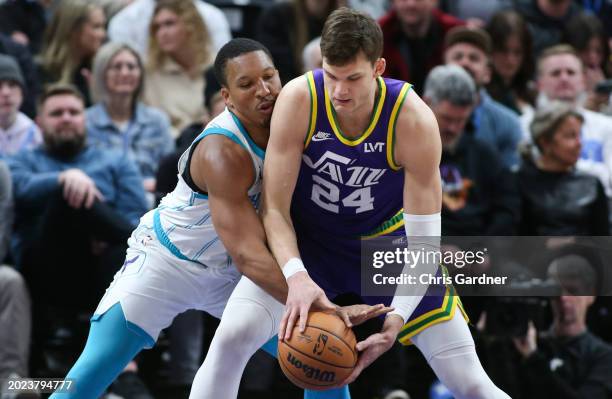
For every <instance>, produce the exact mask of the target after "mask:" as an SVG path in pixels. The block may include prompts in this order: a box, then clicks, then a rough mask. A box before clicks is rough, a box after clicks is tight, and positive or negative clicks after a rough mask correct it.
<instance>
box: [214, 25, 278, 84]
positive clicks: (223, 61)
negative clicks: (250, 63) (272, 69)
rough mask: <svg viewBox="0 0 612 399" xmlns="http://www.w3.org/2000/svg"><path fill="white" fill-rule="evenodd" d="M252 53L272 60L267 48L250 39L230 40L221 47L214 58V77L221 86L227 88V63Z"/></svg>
mask: <svg viewBox="0 0 612 399" xmlns="http://www.w3.org/2000/svg"><path fill="white" fill-rule="evenodd" d="M254 51H263V52H264V53H266V55H267V56H268V57H270V60H273V58H272V54H270V50H268V48H267V47H266V46H264V45H263V44H261V43H259V42H258V41H255V40H252V39H247V38H244V37H239V38H237V39H232V40H230V41H229V42H227V43H226V44H225V45H224V46H223V47H221V50H219V52H218V53H217V57H216V58H215V77H216V78H217V81H218V82H219V83H220V84H221V86H226V87H227V76H226V74H225V67H226V66H227V61H229V60H231V59H232V58H236V57H239V56H241V55H243V54H247V53H252V52H254Z"/></svg>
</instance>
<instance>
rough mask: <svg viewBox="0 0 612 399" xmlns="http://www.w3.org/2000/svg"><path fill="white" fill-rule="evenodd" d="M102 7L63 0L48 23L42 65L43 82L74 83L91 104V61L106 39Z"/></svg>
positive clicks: (79, 1)
mask: <svg viewBox="0 0 612 399" xmlns="http://www.w3.org/2000/svg"><path fill="white" fill-rule="evenodd" d="M105 24H106V17H105V16H104V12H103V11H102V8H101V7H100V6H99V5H97V4H96V3H95V2H92V1H87V0H62V1H61V2H59V3H58V7H57V9H56V10H55V13H54V14H53V18H52V19H51V22H50V23H49V25H48V26H47V29H46V31H45V36H44V40H43V47H42V51H41V54H40V60H39V66H40V74H41V80H42V82H43V83H57V82H61V83H72V84H74V85H75V86H77V87H78V88H79V90H80V91H81V92H82V93H83V95H84V96H85V100H86V103H87V105H90V104H91V101H90V97H89V87H88V86H89V85H88V80H89V78H90V69H91V61H92V59H93V57H94V56H95V54H96V52H97V51H98V48H100V46H101V45H102V43H103V41H104V39H105V38H106V29H105V27H104V26H105Z"/></svg>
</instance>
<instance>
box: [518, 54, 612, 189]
mask: <svg viewBox="0 0 612 399" xmlns="http://www.w3.org/2000/svg"><path fill="white" fill-rule="evenodd" d="M536 84H537V87H538V89H539V91H540V96H539V99H538V107H540V106H545V105H546V104H548V103H549V102H550V101H555V100H556V101H562V102H566V103H568V104H571V105H574V106H577V107H578V111H579V112H580V114H581V115H582V118H583V119H584V122H583V125H582V132H581V144H582V152H581V154H580V159H579V160H578V163H577V164H576V168H577V169H578V170H580V171H583V172H586V173H588V174H591V175H594V176H597V177H598V178H599V180H600V181H601V183H602V184H603V186H604V189H605V190H606V194H607V196H608V197H609V198H612V182H611V181H610V170H611V169H610V168H611V167H612V147H611V145H612V144H611V143H612V142H611V139H612V118H610V117H607V116H604V115H602V114H598V113H596V112H592V111H589V110H586V109H584V108H580V107H579V104H580V100H581V99H582V98H584V96H585V95H586V91H585V86H584V72H583V66H582V62H581V61H580V59H579V58H578V55H577V54H576V51H575V50H574V49H573V48H572V47H571V46H569V45H557V46H553V47H551V48H549V49H546V50H545V51H544V52H543V53H542V55H541V56H540V58H539V59H538V62H537V82H536ZM532 119H533V113H525V114H524V115H523V116H521V125H522V129H523V139H524V140H525V141H530V140H531V133H530V130H529V126H530V124H531V121H532Z"/></svg>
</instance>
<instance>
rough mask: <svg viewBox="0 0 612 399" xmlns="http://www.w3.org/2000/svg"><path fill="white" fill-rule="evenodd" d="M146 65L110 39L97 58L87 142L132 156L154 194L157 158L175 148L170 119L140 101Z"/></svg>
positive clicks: (126, 48)
mask: <svg viewBox="0 0 612 399" xmlns="http://www.w3.org/2000/svg"><path fill="white" fill-rule="evenodd" d="M143 80H144V69H143V65H142V61H141V60H140V56H139V55H138V53H137V52H136V51H135V50H133V49H132V48H131V47H129V46H128V45H126V44H122V43H115V42H111V43H107V44H105V45H104V46H102V47H101V48H100V50H99V51H98V53H97V54H96V57H95V58H94V62H93V70H92V97H93V99H94V101H95V102H96V104H95V105H94V106H92V107H90V108H89V109H87V112H86V126H87V135H88V140H89V144H91V145H93V146H95V147H98V148H105V149H114V150H117V151H120V152H124V153H125V154H126V155H129V156H130V157H132V158H133V159H134V160H135V161H136V163H137V165H138V168H139V169H140V174H141V176H142V177H143V183H144V188H145V190H146V191H148V192H151V193H154V192H155V173H157V166H158V165H159V161H160V160H161V159H162V157H164V156H165V155H167V154H170V153H172V152H173V151H174V140H173V139H172V136H171V135H170V122H169V121H168V117H167V116H166V115H164V114H163V113H162V112H160V111H159V110H156V109H155V108H151V107H148V106H146V105H144V104H142V103H141V102H140V101H139V96H140V94H141V91H142V84H143Z"/></svg>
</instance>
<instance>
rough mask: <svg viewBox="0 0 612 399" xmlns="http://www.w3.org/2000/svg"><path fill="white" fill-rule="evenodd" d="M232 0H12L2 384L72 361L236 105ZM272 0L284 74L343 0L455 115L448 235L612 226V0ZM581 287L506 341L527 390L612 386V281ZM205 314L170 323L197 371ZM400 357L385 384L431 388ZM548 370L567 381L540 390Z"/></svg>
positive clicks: (444, 110) (8, 4)
mask: <svg viewBox="0 0 612 399" xmlns="http://www.w3.org/2000/svg"><path fill="white" fill-rule="evenodd" d="M227 3H232V2H231V1H230V2H228V1H220V0H207V1H202V0H0V386H1V383H2V381H3V379H6V378H7V377H9V376H13V377H14V376H22V377H26V376H34V375H44V373H45V372H51V373H63V372H65V371H66V370H62V368H61V367H62V366H61V365H60V366H58V362H57V361H55V362H54V360H53V359H50V358H52V357H53V356H50V357H49V356H45V355H42V354H44V353H47V352H46V348H47V347H48V346H49V345H51V344H50V342H54V341H53V339H54V337H55V338H57V334H58V329H57V328H55V327H56V324H57V320H59V319H62V317H64V316H62V315H68V316H65V318H66V319H68V320H70V319H74V318H75V317H77V316H75V315H83V314H85V315H86V314H87V312H91V311H93V310H94V308H95V305H96V301H97V300H99V299H100V297H101V295H102V294H103V292H104V289H105V288H106V287H107V286H108V284H109V283H110V281H111V280H112V276H113V274H114V273H115V272H116V271H117V270H118V269H119V268H120V267H121V265H122V262H123V261H124V256H125V249H126V241H127V238H128V236H129V234H130V233H131V231H132V229H133V228H134V227H135V226H136V225H137V223H138V220H139V218H140V216H142V215H143V214H144V213H145V212H146V211H147V210H148V209H151V208H152V207H154V206H155V204H156V202H157V201H159V199H160V197H161V196H163V195H164V194H165V193H167V192H169V191H171V190H172V189H173V186H174V184H175V182H176V164H177V161H178V158H179V156H180V155H181V153H182V152H183V151H184V149H185V148H187V146H188V145H189V144H190V142H191V140H193V138H195V136H196V135H197V134H198V133H199V132H200V131H201V129H202V127H203V126H204V125H205V124H206V123H207V122H208V121H209V120H210V119H211V118H213V117H214V116H216V115H217V114H218V113H219V112H221V111H222V110H223V107H224V103H223V97H222V96H221V94H220V93H221V87H220V85H219V83H218V82H217V81H216V80H215V77H214V74H213V73H212V69H211V65H212V63H213V61H214V58H215V55H216V52H217V51H218V50H219V48H220V47H221V46H222V45H223V44H225V43H226V42H227V41H228V40H230V38H231V37H232V32H234V33H235V32H237V31H241V25H243V24H244V21H242V20H241V18H246V14H245V15H242V16H237V15H236V13H235V10H236V9H235V8H234V9H233V10H232V12H227V13H224V11H223V7H224V5H227ZM234 3H235V4H233V5H234V6H237V7H240V6H241V5H244V4H243V3H244V2H240V1H237V0H236V1H235V2H234ZM255 3H256V4H257V7H259V8H260V10H259V12H258V13H257V18H258V19H257V23H256V24H255V25H254V26H256V28H255V29H252V31H249V32H246V35H248V36H250V37H252V38H254V39H256V40H259V41H261V42H262V43H263V44H265V45H266V46H267V47H268V48H269V49H270V51H271V54H272V55H273V57H274V61H275V63H276V66H277V68H278V70H279V73H280V77H281V80H282V82H283V83H287V82H288V81H290V80H291V79H293V78H295V77H297V76H299V75H301V74H302V73H304V72H305V71H307V70H310V69H312V68H317V67H320V66H321V62H322V60H321V55H320V51H319V49H318V36H319V35H320V33H321V30H322V27H323V24H324V22H325V19H326V18H327V16H328V15H329V14H330V13H331V12H332V11H333V10H335V9H337V8H338V7H341V6H349V7H354V8H357V9H360V10H362V11H364V12H367V13H370V14H371V15H372V16H373V17H374V18H376V19H377V20H378V21H379V23H380V26H381V29H382V32H383V36H384V49H383V57H384V58H385V59H386V70H385V73H384V76H385V77H388V78H395V79H401V80H405V81H408V82H409V83H411V84H412V85H413V89H414V90H415V91H416V92H417V94H419V95H420V96H421V97H422V98H423V99H424V100H425V101H426V102H427V104H428V105H429V106H430V107H431V109H432V110H433V112H434V115H435V117H436V119H437V122H438V125H439V128H440V135H441V140H442V147H443V153H442V159H441V165H440V172H441V177H442V183H443V185H442V186H443V209H442V213H443V219H442V220H443V222H442V232H443V235H449V236H512V235H528V236H608V235H609V232H610V226H611V225H612V209H611V208H610V207H611V206H612V104H611V103H610V98H611V94H612V58H611V53H612V2H610V1H601V0H600V1H587V0H486V1H483V0H441V1H438V0H388V1H387V0H386V1H383V0H286V1H280V2H277V1H273V0H268V1H265V0H261V1H258V2H255ZM226 11H227V10H226ZM242 33H243V34H244V33H245V32H242ZM568 256H569V257H568ZM568 256H566V257H564V258H563V259H562V261H560V263H559V262H557V263H559V264H562V266H563V271H564V272H567V270H566V269H567V267H568V264H569V265H571V264H572V262H574V263H576V265H577V266H576V268H579V267H582V268H583V269H584V268H585V267H587V268H588V262H586V261H584V259H582V258H580V259H582V260H580V259H578V260H577V258H576V256H574V255H568ZM572 256H574V257H573V258H572ZM585 262H586V263H587V266H585V265H584V263H585ZM604 266H605V265H604ZM559 267H561V266H559ZM585 270H586V269H585ZM582 274H583V275H589V272H588V270H586V271H584V270H583V273H582ZM598 278H599V277H598V276H595V277H593V279H594V280H597V279H598ZM593 279H592V280H593ZM75 281H78V284H75ZM589 281H591V280H589ZM591 285H592V284H591ZM595 294H597V293H595ZM608 295H610V293H608ZM570 296H571V295H570ZM574 296H575V295H574ZM564 298H565V299H564ZM576 298H582V296H580V297H576ZM576 298H571V299H568V298H567V295H566V296H562V297H561V298H560V299H557V300H553V301H551V309H552V313H551V315H552V316H551V317H552V319H551V320H552V324H551V325H552V328H551V330H550V334H549V335H546V334H545V331H539V332H538V333H540V334H542V336H541V338H542V340H538V339H537V338H536V337H535V335H534V334H536V332H534V330H535V327H533V325H531V326H530V329H529V331H528V335H526V336H523V337H520V338H516V337H515V339H514V341H512V340H506V341H504V342H505V347H504V348H505V349H504V351H506V352H508V351H510V352H512V353H513V355H511V356H508V357H507V359H508V362H510V363H511V362H513V361H515V362H518V363H517V364H522V365H523V366H525V367H527V368H525V369H524V370H533V373H531V371H530V372H529V373H528V374H531V375H530V376H529V375H528V377H529V381H530V383H529V384H531V385H530V386H531V387H532V388H533V389H531V388H530V389H531V390H529V389H526V390H525V389H523V390H521V389H514V388H513V386H512V384H520V380H521V378H519V377H517V378H516V381H511V380H509V379H507V378H506V379H502V378H501V377H497V376H496V374H495V373H493V375H492V378H493V379H494V380H495V379H496V378H500V381H502V382H501V386H502V387H504V388H505V389H507V390H508V391H509V392H513V393H514V395H513V397H518V398H522V397H525V398H527V397H536V396H537V397H539V398H547V397H551V398H552V397H555V398H564V397H568V398H569V397H572V398H595V399H597V398H606V397H612V349H611V347H610V346H609V343H610V339H611V338H612V337H611V335H612V334H608V335H607V336H603V337H602V338H603V339H604V340H608V343H606V342H604V341H603V340H600V339H599V338H596V337H595V336H594V335H593V334H591V333H589V332H588V330H589V326H588V323H587V320H592V319H602V318H605V317H606V315H607V317H608V318H610V317H612V314H611V313H612V307H610V301H609V299H608V298H605V297H597V296H596V295H593V296H589V297H588V298H590V299H576ZM468 302H469V301H468ZM592 304H594V306H591V305H592ZM589 308H590V309H591V310H590V311H589V312H590V313H588V312H587V310H588V309H589ZM576 309H577V310H576ZM468 311H469V309H468ZM572 312H574V313H576V314H574V319H572V320H574V324H578V327H576V328H574V329H572V330H571V331H570V332H567V331H566V330H563V328H562V327H560V326H562V325H563V323H565V324H572V323H570V322H568V321H567V320H568V319H567V318H568V317H569V316H567V314H568V313H572ZM594 312H598V313H597V315H595V316H590V317H588V318H587V316H586V315H587V313H588V314H590V315H594ZM572 314H573V313H572ZM202 319H203V317H202V315H201V314H189V315H184V316H182V317H179V318H177V322H176V323H175V324H176V325H175V326H173V327H171V330H169V332H168V334H167V336H168V337H170V339H169V343H168V345H169V347H170V349H169V351H170V353H171V354H172V356H171V357H172V359H171V361H170V363H171V365H170V368H171V369H172V370H171V371H170V374H171V375H172V379H173V380H174V381H175V383H176V384H182V385H188V384H189V382H190V381H191V379H192V378H193V376H194V375H195V372H196V371H197V369H198V367H199V364H200V360H201V357H202V356H203V352H205V348H203V345H202V342H203V341H205V335H207V334H210V331H209V332H207V333H206V334H205V333H204V331H203V328H202V324H203V320H202ZM85 320H86V318H85ZM576 320H577V321H576ZM85 324H86V323H85ZM194 324H197V325H198V327H197V328H196V327H194V326H193V325H194ZM583 324H584V325H583ZM608 325H609V324H608ZM54 326H55V327H54ZM570 327H571V326H570ZM594 328H597V327H595V326H594ZM76 330H78V328H76ZM209 330H210V329H209ZM54 334H55V335H54ZM60 335H61V334H60ZM76 335H79V334H76ZM604 335H605V334H604ZM50 337H51V338H50ZM551 337H552V338H551ZM562 337H565V338H567V337H569V338H567V339H561V338H562ZM84 338H85V336H84V335H83V334H81V335H80V336H77V337H75V338H74V340H75V343H72V344H71V345H73V347H76V348H80V347H81V346H82V345H81V344H82V342H83V340H84ZM484 341H487V340H486V339H485V340H484ZM495 345H497V344H495ZM495 345H493V346H491V345H489V344H486V345H485V348H487V350H490V349H491V348H494V347H495ZM502 346H503V345H502ZM398 351H399V352H398ZM555 351H557V352H555ZM572 351H574V352H576V351H578V352H580V353H582V354H583V356H584V357H585V358H588V359H587V360H585V361H588V362H589V363H593V364H596V365H597V367H595V368H594V369H596V370H597V371H596V373H597V378H595V377H593V378H590V376H591V375H590V374H589V373H590V372H591V371H592V370H591V369H585V368H584V367H583V366H580V365H577V364H576V360H575V359H574V360H568V359H566V360H565V364H566V366H564V363H563V362H561V363H558V362H557V363H555V362H554V361H552V360H555V359H556V360H559V359H565V358H564V357H563V356H566V355H567V353H569V352H572ZM510 352H508V353H510ZM391 353H394V355H391V357H393V356H395V357H393V359H392V363H393V362H397V364H398V365H394V366H393V367H394V373H390V374H394V375H395V374H400V375H401V372H402V370H406V371H405V372H406V373H408V371H407V370H408V369H410V367H411V366H409V365H406V364H405V363H406V362H405V359H404V360H403V361H402V360H399V361H398V360H397V359H398V356H399V358H402V353H403V352H402V349H397V351H395V350H394V351H392V352H391ZM398 353H399V355H398ZM504 353H505V352H504ZM76 354H78V353H77V352H76V351H75V353H74V354H73V355H76ZM513 356H514V357H513ZM485 359H486V356H485ZM551 359H552V360H551ZM72 360H74V359H69V360H67V361H66V362H65V365H66V366H68V365H70V364H71V363H72ZM29 362H30V363H31V364H28V363H29ZM140 362H142V363H146V360H140ZM383 362H384V361H383ZM264 363H265V361H264ZM485 363H486V362H485ZM387 364H388V363H387ZM393 364H395V363H393ZM423 364H424V362H423ZM569 364H571V369H570V368H568V367H569V366H567V365H569ZM485 366H486V364H485ZM49 370H51V371H49ZM135 370H136V366H135V365H131V366H130V369H129V370H127V372H128V373H131V374H125V375H124V377H123V379H124V382H125V384H124V385H127V386H128V389H127V391H125V390H124V389H125V387H115V389H116V390H115V393H116V394H118V395H119V396H123V397H125V398H128V399H129V398H132V397H133V398H136V397H138V398H143V399H144V398H150V397H151V394H150V393H147V392H146V389H145V388H144V387H142V386H141V382H140V381H138V380H137V379H136V377H135V375H136V374H135V373H134V371H135ZM524 370H523V371H524ZM411 371H412V370H411ZM172 373H174V374H172ZM517 373H518V374H516V375H517V376H519V375H522V374H520V373H519V372H517ZM606 373H608V374H606ZM126 375H127V377H126ZM381 375H382V377H380V380H379V381H378V382H381V386H382V389H381V390H379V391H378V392H377V393H373V394H378V395H380V396H379V397H380V398H385V399H392V398H397V399H401V398H405V397H406V396H401V395H402V393H401V392H400V391H398V390H396V389H394V388H401V389H403V390H405V391H408V392H411V394H412V395H413V397H421V396H419V395H425V393H423V392H421V391H418V390H411V387H410V386H408V385H409V384H408V383H404V384H402V382H401V381H402V378H396V377H393V378H391V379H389V380H386V379H385V373H382V374H381ZM415 375H418V373H417V374H415ZM500 375H501V374H500ZM533 375H538V376H540V377H539V378H541V379H542V381H549V383H550V384H553V386H554V390H551V391H550V392H549V393H546V392H542V391H541V390H538V388H537V387H534V384H535V383H534V381H535V380H534V379H533ZM601 375H607V376H608V378H607V379H605V378H603V379H602V378H599V376H601ZM56 376H58V375H56ZM247 377H248V373H247ZM429 377H431V376H429ZM429 377H428V378H429ZM525 378H527V377H525ZM559 378H561V379H563V381H560V380H559ZM255 379H257V377H256V378H255ZM410 380H411V379H410V378H408V379H407V380H406V381H410ZM398 381H399V382H398ZM496 382H497V381H496ZM245 383H246V382H245ZM385 384H386V385H385ZM542 384H548V382H542ZM247 385H248V384H247ZM255 385H257V384H255ZM536 385H537V384H536ZM134 387H138V388H134ZM523 388H525V387H523ZM111 389H113V388H112V387H111ZM122 389H123V391H122ZM442 391H443V390H440V389H438V390H432V393H431V394H429V393H428V395H431V397H432V398H434V397H435V398H442V397H444V396H440V395H443V393H441V392H442ZM130 392H132V393H130ZM134 392H139V393H134ZM364 392H368V394H370V391H368V390H363V392H360V391H358V392H356V393H355V396H356V397H360V396H359V395H360V394H362V395H364ZM380 392H383V394H381V393H380ZM385 392H387V393H388V392H391V393H393V392H395V395H399V396H385V395H387V393H385ZM398 392H400V393H398ZM402 392H403V391H402ZM533 392H537V394H535V393H533ZM553 392H554V393H553ZM137 395H143V396H137ZM175 395H179V394H176V393H175ZM390 395H391V394H390ZM435 395H439V396H435ZM515 395H516V396H515ZM532 395H536V396H532ZM546 395H549V396H546ZM177 397H178V396H177ZM264 397H265V395H264ZM363 397H364V398H365V397H366V396H363ZM0 398H2V399H4V398H5V396H3V394H2V391H1V390H0ZM7 398H8V397H7Z"/></svg>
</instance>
